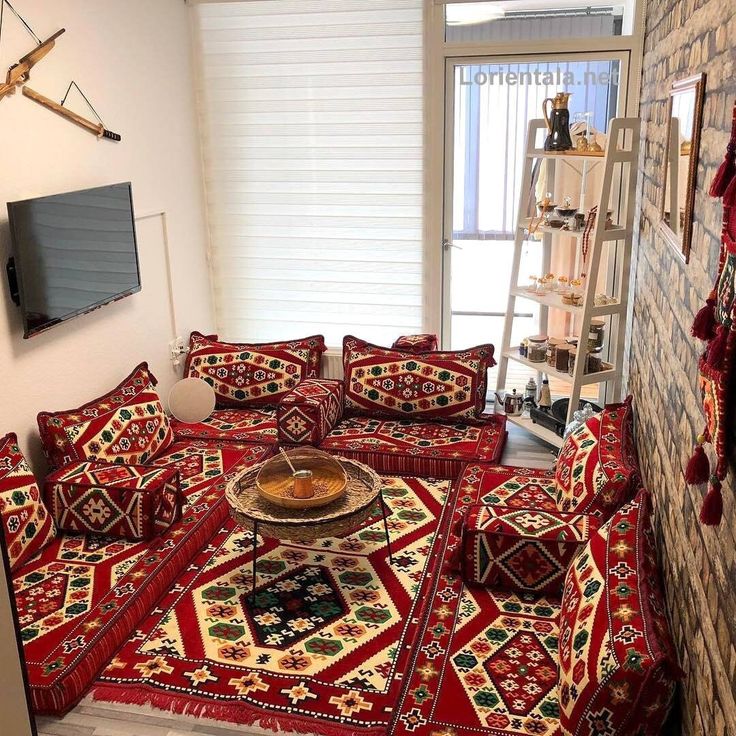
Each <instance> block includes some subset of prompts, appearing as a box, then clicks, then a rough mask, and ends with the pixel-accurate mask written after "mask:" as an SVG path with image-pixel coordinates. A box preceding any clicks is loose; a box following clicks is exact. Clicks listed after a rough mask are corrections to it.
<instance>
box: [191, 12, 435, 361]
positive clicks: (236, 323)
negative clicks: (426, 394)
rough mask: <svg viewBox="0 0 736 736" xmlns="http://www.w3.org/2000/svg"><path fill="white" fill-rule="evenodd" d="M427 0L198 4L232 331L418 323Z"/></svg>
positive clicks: (271, 333)
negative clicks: (425, 2) (424, 34)
mask: <svg viewBox="0 0 736 736" xmlns="http://www.w3.org/2000/svg"><path fill="white" fill-rule="evenodd" d="M422 5H423V3H422V0H371V1H370V2H365V0H248V1H246V2H223V3H206V4H200V5H196V6H194V8H193V11H192V12H193V13H194V14H195V30H196V38H197V43H198V46H199V57H200V65H201V69H200V74H199V77H200V81H199V102H200V112H201V118H202V129H203V137H204V145H203V148H204V161H205V179H206V188H207V202H208V216H209V226H210V234H211V248H212V273H213V281H214V293H215V302H216V309H217V318H218V329H219V331H220V333H221V336H222V337H224V338H225V339H238V340H271V339H287V338H293V337H299V336H302V335H306V334H311V333H315V332H321V333H323V334H324V335H325V337H326V339H327V343H328V345H330V346H333V347H334V346H338V345H340V344H341V341H342V337H343V335H344V334H346V333H348V332H352V333H355V334H358V335H359V336H363V337H366V338H367V339H370V340H374V341H377V342H380V343H389V342H391V341H393V340H394V339H395V338H396V336H397V335H399V334H403V333H408V332H416V331H419V330H420V329H421V327H422V182H423V109H422V108H423V103H422V94H423V87H422V66H423V48H422V45H423V29H422V16H423V13H422Z"/></svg>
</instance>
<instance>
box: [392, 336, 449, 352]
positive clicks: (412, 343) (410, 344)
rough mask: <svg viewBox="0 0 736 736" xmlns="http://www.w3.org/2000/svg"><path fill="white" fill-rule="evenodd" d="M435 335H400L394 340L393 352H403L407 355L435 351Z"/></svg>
mask: <svg viewBox="0 0 736 736" xmlns="http://www.w3.org/2000/svg"><path fill="white" fill-rule="evenodd" d="M437 345H438V342H437V335H435V334H433V333H430V332H427V333H422V334H419V335H402V336H401V337H398V338H396V340H394V344H393V345H392V346H391V347H392V348H393V349H394V350H405V351H406V352H408V353H427V352H429V351H430V350H437Z"/></svg>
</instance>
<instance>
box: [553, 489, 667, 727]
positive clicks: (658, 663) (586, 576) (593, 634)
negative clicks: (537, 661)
mask: <svg viewBox="0 0 736 736" xmlns="http://www.w3.org/2000/svg"><path fill="white" fill-rule="evenodd" d="M559 665H560V680H559V693H560V726H561V728H562V733H563V734H574V736H593V735H594V734H610V736H619V735H623V734H634V733H636V734H641V735H642V736H643V735H650V734H651V736H654V734H658V733H659V732H660V730H661V727H662V723H663V722H664V720H665V719H666V717H667V713H668V711H669V708H670V705H671V703H672V698H673V695H674V690H675V681H676V679H677V678H678V677H679V673H680V672H679V667H678V665H677V660H676V657H675V654H674V647H673V644H672V638H671V636H670V633H669V627H668V624H667V619H666V616H665V614H664V596H663V594H662V588H661V585H660V582H659V573H658V568H657V562H656V550H655V545H654V539H653V532H652V525H651V498H650V495H649V493H648V492H647V491H645V490H642V491H640V492H639V495H638V496H637V497H636V499H635V500H634V501H631V502H630V503H628V504H626V505H625V506H624V507H623V508H621V509H620V510H619V511H617V512H616V513H615V514H614V515H613V516H612V517H611V519H610V520H609V521H608V522H607V523H606V524H605V525H604V526H602V527H601V529H600V530H599V531H598V532H596V533H595V534H593V535H592V536H591V539H590V541H589V542H588V544H587V545H586V546H585V547H584V548H583V550H582V552H581V553H580V555H579V556H578V557H577V559H576V560H575V561H574V562H573V564H572V565H571V567H570V569H569V570H568V572H567V578H566V579H565V587H564V591H563V596H562V613H561V615H560V638H559Z"/></svg>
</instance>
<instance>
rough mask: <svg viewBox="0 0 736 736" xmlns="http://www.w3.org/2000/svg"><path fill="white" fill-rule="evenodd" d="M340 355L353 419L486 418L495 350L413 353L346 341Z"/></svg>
mask: <svg viewBox="0 0 736 736" xmlns="http://www.w3.org/2000/svg"><path fill="white" fill-rule="evenodd" d="M342 350H343V353H342V362H343V368H344V371H345V410H346V412H347V413H349V414H358V415H364V416H378V417H391V418H400V419H403V418H420V417H421V418H422V419H425V420H431V419H435V420H440V421H456V422H462V421H468V420H472V419H476V418H478V417H479V416H480V415H481V413H482V412H483V408H484V407H485V402H486V385H487V382H488V369H489V368H491V367H492V366H494V365H495V361H494V360H493V345H478V346H477V347H474V348H469V349H467V350H457V351H453V352H450V351H448V352H429V353H412V352H407V351H402V350H393V349H390V348H382V347H380V346H378V345H373V344H371V343H369V342H366V341H365V340H360V339H359V338H357V337H353V336H352V335H347V336H346V337H345V338H344V340H343V348H342Z"/></svg>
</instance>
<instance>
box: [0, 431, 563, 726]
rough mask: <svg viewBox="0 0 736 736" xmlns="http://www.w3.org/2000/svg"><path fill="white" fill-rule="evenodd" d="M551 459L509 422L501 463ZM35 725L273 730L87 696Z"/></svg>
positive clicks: (540, 464) (541, 463)
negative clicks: (218, 721)
mask: <svg viewBox="0 0 736 736" xmlns="http://www.w3.org/2000/svg"><path fill="white" fill-rule="evenodd" d="M553 460H554V455H553V448H551V447H549V446H548V445H546V444H544V443H543V442H541V441H539V440H537V439H536V438H534V437H532V436H531V435H529V434H527V433H526V432H524V431H523V430H522V429H519V428H518V427H512V426H511V425H509V439H508V443H507V445H506V449H505V450H504V454H503V464H504V465H522V466H524V467H528V468H549V467H550V466H551V464H552V461H553ZM37 725H38V733H39V736H250V734H258V735H259V736H260V735H262V734H267V735H268V736H273V731H263V730H262V729H259V728H253V727H249V728H245V727H243V726H234V725H232V724H224V723H216V722H214V721H209V720H200V719H197V718H193V717H187V716H180V715H174V714H171V713H166V712H164V711H160V710H153V709H151V708H147V707H140V706H130V705H120V704H117V703H99V702H95V701H93V700H92V699H91V698H89V697H87V698H85V699H84V700H83V701H82V702H81V703H80V704H79V705H78V706H77V707H76V708H74V709H73V710H72V711H70V712H69V713H67V715H65V716H64V717H63V718H48V717H40V718H38V719H37ZM0 731H2V728H0ZM281 733H283V732H281Z"/></svg>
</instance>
